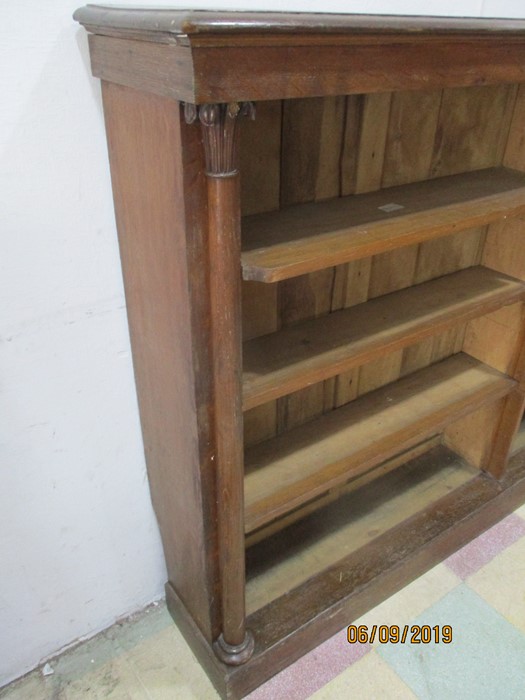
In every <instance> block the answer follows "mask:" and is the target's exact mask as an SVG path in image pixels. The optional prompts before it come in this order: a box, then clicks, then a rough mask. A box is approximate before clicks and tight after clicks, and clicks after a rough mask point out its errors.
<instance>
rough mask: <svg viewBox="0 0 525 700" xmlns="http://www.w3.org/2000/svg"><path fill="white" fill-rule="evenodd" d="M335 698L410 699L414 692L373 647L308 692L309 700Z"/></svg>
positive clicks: (364, 699)
mask: <svg viewBox="0 0 525 700" xmlns="http://www.w3.org/2000/svg"><path fill="white" fill-rule="evenodd" d="M276 697H285V696H274V698H276ZM334 698H356V700H357V698H359V700H378V699H379V698H388V700H412V698H414V699H415V698H416V696H415V695H414V693H413V692H412V691H411V690H410V688H409V687H408V686H407V685H406V684H405V683H404V682H403V681H402V680H401V678H399V676H398V675H397V674H396V673H395V671H393V669H392V668H391V667H390V666H389V665H388V664H387V663H386V662H385V661H383V660H382V659H381V657H379V656H378V655H377V654H376V653H375V652H374V651H372V652H371V653H370V654H367V655H366V656H365V657H363V658H362V659H361V660H360V661H358V662H357V663H355V664H354V665H353V666H351V667H350V668H348V669H347V670H346V671H343V673H340V674H339V675H338V676H337V677H336V678H334V680H332V681H330V682H329V683H328V684H327V685H325V686H324V687H323V688H321V690H319V691H317V692H316V693H314V695H312V696H311V700H334Z"/></svg>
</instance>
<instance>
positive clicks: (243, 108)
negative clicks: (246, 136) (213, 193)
mask: <svg viewBox="0 0 525 700" xmlns="http://www.w3.org/2000/svg"><path fill="white" fill-rule="evenodd" d="M239 116H247V117H249V118H250V119H255V106H254V104H253V102H228V103H227V104H203V105H194V104H191V103H189V102H186V103H184V118H185V120H186V123H187V124H193V122H195V121H197V119H198V120H199V121H200V123H201V128H202V136H203V141H204V154H205V159H206V175H208V176H209V177H231V176H232V175H236V174H237V172H238V148H237V141H238V139H237V138H236V135H237V123H238V119H237V118H238V117H239Z"/></svg>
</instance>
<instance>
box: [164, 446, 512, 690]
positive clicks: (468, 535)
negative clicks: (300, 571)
mask: <svg viewBox="0 0 525 700" xmlns="http://www.w3.org/2000/svg"><path fill="white" fill-rule="evenodd" d="M421 468H423V469H428V470H429V471H430V472H433V473H434V475H436V473H439V472H440V470H443V469H446V470H457V471H458V472H460V471H464V476H465V477H466V479H467V480H466V481H465V483H464V484H463V485H462V486H460V487H458V488H456V489H455V490H454V491H452V492H448V493H447V495H446V496H442V497H441V498H439V499H438V500H437V501H434V502H429V503H425V504H424V507H425V510H424V511H422V510H420V511H419V512H416V513H414V514H413V515H411V516H410V517H409V518H407V519H405V520H401V521H400V522H398V523H397V524H396V525H395V526H394V527H392V528H391V529H387V530H385V531H384V532H383V533H381V534H380V535H379V536H377V537H376V538H373V539H371V540H370V541H369V542H367V543H366V544H364V545H363V546H361V547H359V548H358V549H357V550H356V551H354V552H352V553H351V554H349V555H348V556H347V557H346V558H344V559H340V560H338V561H334V562H333V563H332V565H331V566H330V567H329V568H327V569H326V570H325V571H322V572H320V573H319V574H317V575H316V576H314V577H312V578H310V579H308V580H307V581H305V582H303V583H302V584H301V585H300V586H298V587H297V588H296V589H294V590H291V591H290V592H289V593H285V594H283V595H282V596H280V597H279V598H277V599H276V600H273V601H272V602H270V603H268V604H267V605H265V606H264V607H263V608H261V609H259V610H257V611H256V612H254V613H253V614H252V615H249V616H248V618H247V625H248V627H249V629H250V630H251V631H252V632H253V635H254V639H255V640H256V644H255V650H254V653H253V656H252V657H251V658H250V659H249V660H248V661H247V662H246V663H245V664H243V665H241V666H228V665H226V664H224V663H221V662H220V661H219V659H218V658H217V656H216V654H215V652H214V650H213V648H212V647H211V646H210V644H209V643H208V642H207V640H206V639H205V638H204V636H203V635H202V633H201V632H200V630H199V628H198V627H197V626H196V625H195V622H194V621H193V619H192V616H191V615H190V614H189V613H188V611H187V610H186V608H185V606H184V604H183V602H182V601H181V600H180V598H179V597H178V595H177V593H176V591H175V589H174V587H173V586H172V585H171V584H170V583H167V584H166V602H167V605H168V610H169V611H170V613H171V615H172V617H173V619H174V620H175V622H176V624H177V626H178V627H179V629H180V630H181V632H182V634H183V635H184V637H185V639H186V641H187V642H188V644H189V645H190V647H191V649H192V651H193V653H194V654H195V656H196V657H197V659H198V660H199V662H200V663H201V665H202V666H203V668H204V669H205V670H206V672H207V674H208V676H209V678H210V680H211V681H212V683H213V684H214V686H215V688H216V689H217V691H218V692H219V694H220V695H221V697H223V698H228V699H230V698H231V699H232V700H237V699H240V698H243V697H244V696H245V695H247V694H248V693H250V692H251V691H252V690H254V689H255V688H257V687H258V686H259V685H261V684H262V683H264V682H265V681H267V680H269V679H270V678H271V677H272V676H274V675H275V674H276V673H278V672H279V671H282V670H283V669H285V668H286V667H287V666H289V665H290V664H292V663H293V662H294V661H296V660H297V659H298V658H300V657H301V656H303V655H304V654H306V653H307V652H308V651H310V650H312V649H314V648H315V647H316V646H318V645H319V644H320V643H321V642H323V641H325V640H326V639H328V638H329V637H330V636H331V635H333V634H335V633H337V632H338V631H340V630H341V629H342V628H344V627H345V626H347V625H349V624H351V623H352V622H353V621H354V620H356V619H357V618H358V617H360V616H361V615H363V614H364V613H366V612H367V611H368V610H370V609H371V608H373V607H374V606H376V605H378V604H379V603H381V602H382V601H383V600H385V599H386V598H388V597H389V596H391V595H393V594H394V593H396V592H397V591H399V590H400V589H402V588H403V587H404V586H406V585H407V584H409V583H410V582H411V581H413V580H414V579H415V578H417V577H418V576H421V575H422V574H424V573H425V572H426V571H428V570H429V569H431V568H432V567H433V566H435V565H436V564H438V563H439V562H441V561H442V560H443V559H444V558H446V557H448V556H449V555H451V554H453V553H454V552H455V551H457V549H459V548H460V547H462V546H463V545H464V544H467V543H468V542H470V541H471V540H472V539H474V538H475V537H477V536H478V535H480V534H481V533H482V532H484V531H485V530H486V529H487V528H490V527H492V525H495V524H496V523H497V522H498V521H499V520H501V519H502V518H504V517H505V516H507V515H509V514H510V513H512V512H513V511H514V510H515V509H516V508H517V507H519V506H520V505H521V504H522V503H523V502H524V501H525V454H524V453H523V452H520V453H519V454H517V455H516V456H514V457H513V458H512V459H511V461H510V463H509V466H508V469H507V472H506V475H505V477H504V478H503V479H502V480H500V481H496V480H495V479H493V478H492V477H490V476H487V475H485V474H479V473H478V474H476V473H475V472H474V470H472V469H471V468H469V467H468V465H466V464H465V463H464V462H463V461H462V460H461V459H460V458H458V457H457V456H456V455H454V454H453V453H452V452H450V451H449V450H447V449H446V448H443V447H435V448H433V449H431V450H430V451H429V452H428V453H426V454H425V456H424V457H422V458H416V459H414V460H413V461H409V462H408V463H407V464H406V469H407V476H410V471H411V470H416V471H419V470H420V469H421ZM448 476H449V479H450V474H449V475H448ZM442 478H443V484H444V485H445V484H446V486H448V484H447V480H446V476H445V477H442ZM391 486H392V483H391V482H386V483H383V484H380V485H379V488H380V493H381V492H384V491H385V490H386V489H390V488H391ZM445 488H446V487H445ZM354 493H355V498H356V500H359V501H360V508H361V509H362V510H363V511H365V510H366V509H367V508H369V507H370V508H371V509H373V508H374V505H376V504H375V503H374V502H373V501H374V496H375V497H376V498H377V493H376V494H373V493H365V494H361V492H359V491H356V492H354ZM361 496H364V498H366V497H367V496H368V497H369V498H370V500H371V501H372V503H370V504H369V503H368V502H367V501H366V500H365V501H362V500H361ZM419 505H421V503H420V504H419ZM339 515H340V514H339ZM344 515H345V516H346V517H347V514H346V513H345V514H344ZM335 517H336V519H337V515H336V516H335ZM401 517H402V516H401ZM377 519H378V520H380V519H381V516H380V515H378V516H377ZM361 526H362V527H363V528H367V531H368V529H369V527H370V523H369V522H368V521H366V519H365V520H364V522H363V523H362V525H361ZM313 527H315V523H314V524H313ZM325 527H326V524H325ZM355 528H356V530H357V529H358V528H359V523H357V524H356V525H355ZM295 535H296V533H293V534H292V533H289V536H288V539H289V540H291V541H293V539H294V537H295ZM365 536H366V535H365ZM281 544H282V545H284V544H289V542H288V543H281ZM269 549H270V550H271V549H272V547H271V545H270V547H269ZM332 554H333V553H332ZM264 555H265V559H266V560H267V562H268V563H267V565H268V568H269V569H271V563H270V562H271V558H272V556H273V552H271V551H268V552H266V553H264ZM341 639H342V641H341V643H344V641H343V637H341Z"/></svg>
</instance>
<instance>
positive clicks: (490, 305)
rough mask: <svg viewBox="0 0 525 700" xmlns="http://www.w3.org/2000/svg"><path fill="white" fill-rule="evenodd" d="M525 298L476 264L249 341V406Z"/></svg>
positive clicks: (516, 285) (521, 289)
mask: <svg viewBox="0 0 525 700" xmlns="http://www.w3.org/2000/svg"><path fill="white" fill-rule="evenodd" d="M524 297H525V283H523V282H522V281H520V280H516V279H513V278H512V277H508V276H507V275H504V274H502V273H499V272H495V271H494V270H490V269H487V268H484V267H472V268H469V269H467V270H462V271H460V272H455V273H453V274H450V275H445V276H444V277H441V278H439V279H436V280H432V281H430V282H424V283H423V284H419V285H417V286H414V287H411V288H409V289H404V290H402V291H399V292H394V293H392V294H388V295H386V296H384V297H379V298H377V299H372V300H371V301H368V302H366V303H364V304H359V305H357V306H354V307H352V308H350V309H344V310H342V311H336V312H334V313H332V314H330V315H328V316H324V317H322V318H319V319H314V320H311V321H307V322H304V323H300V324H298V325H295V326H292V327H290V328H286V329H284V330H282V331H279V332H278V333H272V334H270V335H266V336H262V337H260V338H256V339H254V340H250V341H247V342H246V343H244V373H243V405H244V409H245V410H247V409H250V408H253V407H255V406H258V405H260V404H262V403H264V402H266V401H270V400H272V399H276V398H278V397H280V396H284V395H285V394H288V393H291V392H293V391H297V390H298V389H301V388H303V387H305V386H308V385H310V384H314V383H315V382H319V381H322V380H323V379H327V378H329V377H332V376H335V375H336V374H340V373H341V372H344V371H346V370H349V369H351V368H352V367H355V366H357V365H359V364H363V363H364V362H368V361H370V360H373V359H375V358H376V357H378V356H380V355H385V354H387V353H389V352H392V351H393V350H397V349H399V348H402V347H405V346H407V345H410V344H411V343H414V342H417V341H418V340H421V339H422V338H425V337H427V336H429V335H434V334H436V333H440V332H442V331H444V330H446V329H447V328H448V327H450V326H452V325H453V324H457V323H461V322H465V321H468V320H469V319H471V318H475V317H477V316H482V315H484V314H486V313H489V312H491V311H494V310H496V309H497V308H499V307H501V306H504V305H506V304H511V303H513V302H516V301H519V300H520V299H523V298H524Z"/></svg>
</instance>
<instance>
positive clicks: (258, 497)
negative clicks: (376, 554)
mask: <svg viewBox="0 0 525 700" xmlns="http://www.w3.org/2000/svg"><path fill="white" fill-rule="evenodd" d="M515 384H516V382H515V381H514V380H512V379H510V378H509V377H507V376H505V375H502V374H501V373H499V372H497V371H496V370H493V369H491V368H489V367H487V366H486V365H483V364H482V363H480V362H478V361H477V360H474V359H473V358H471V357H469V356H467V355H465V354H463V353H460V354H458V355H455V356H453V357H451V358H449V359H447V360H444V361H442V362H439V363H437V364H435V365H432V366H431V367H428V368H426V369H423V370H420V371H418V372H415V373H413V374H411V375H409V376H408V377H405V378H403V379H401V380H399V381H397V382H395V383H393V384H390V385H388V386H385V387H382V388H381V389H378V390H376V391H374V392H371V393H370V394H367V395H365V396H363V397H362V398H359V399H357V400H355V401H353V402H351V403H350V404H348V405H347V406H345V407H343V408H340V409H337V410H335V411H332V412H331V413H329V414H326V415H325V416H323V417H321V418H319V419H317V420H316V421H312V422H310V423H307V424H305V425H303V426H300V427H299V428H296V429H294V430H291V431H289V432H287V433H286V434H283V435H280V436H278V437H276V438H273V439H271V440H268V441H266V442H264V443H261V444H259V445H256V446H254V447H252V448H250V449H248V450H247V451H246V455H245V469H246V475H245V482H244V483H245V532H246V533H249V532H252V531H254V530H256V529H257V528H259V527H261V526H263V525H264V524H265V523H268V522H271V521H272V520H274V519H276V518H278V517H279V516H281V515H283V514H284V513H286V512H289V511H290V510H292V509H294V508H296V507H298V506H299V505H301V504H302V503H305V502H306V501H308V500H310V499H313V498H315V497H316V496H318V495H319V494H322V493H324V492H326V491H327V490H329V489H330V488H331V487H333V486H336V485H337V484H340V483H344V482H345V481H348V480H349V479H350V478H352V477H356V476H358V475H359V474H362V473H364V472H365V471H367V470H369V469H371V468H372V467H373V466H374V465H376V464H378V463H379V462H380V461H382V460H385V459H387V458H388V457H390V456H393V455H394V454H396V453H397V452H400V451H401V450H403V449H406V448H408V447H410V446H411V445H414V444H416V443H418V442H420V441H421V440H423V439H425V438H426V437H429V436H431V435H433V434H436V433H438V432H440V431H441V430H442V429H443V428H444V427H445V426H446V425H447V424H448V423H450V422H452V421H454V420H455V419H457V418H459V417H461V416H463V415H466V414H467V413H470V412H472V411H474V410H476V409H477V408H479V407H480V406H481V405H482V404H483V403H486V402H489V401H493V400H496V399H498V398H501V397H502V396H505V395H506V394H508V393H509V392H510V391H511V390H512V388H513V387H514V386H515Z"/></svg>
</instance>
